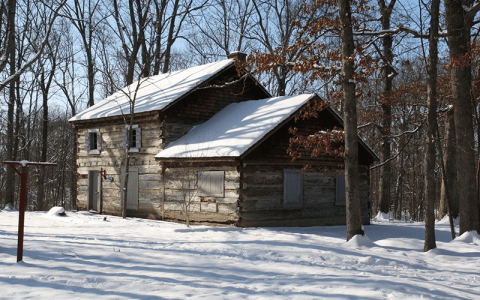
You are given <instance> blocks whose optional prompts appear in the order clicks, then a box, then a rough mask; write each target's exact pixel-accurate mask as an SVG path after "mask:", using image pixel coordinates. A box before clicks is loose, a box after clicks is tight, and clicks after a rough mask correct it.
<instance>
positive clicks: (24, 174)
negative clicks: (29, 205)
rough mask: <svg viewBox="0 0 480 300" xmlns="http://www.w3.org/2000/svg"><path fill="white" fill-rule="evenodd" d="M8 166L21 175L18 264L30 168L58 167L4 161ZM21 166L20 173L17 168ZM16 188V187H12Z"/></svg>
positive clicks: (21, 249)
mask: <svg viewBox="0 0 480 300" xmlns="http://www.w3.org/2000/svg"><path fill="white" fill-rule="evenodd" d="M3 163H4V164H6V165H9V166H10V167H12V169H13V170H14V171H15V172H17V173H18V175H20V205H19V212H18V244H17V262H19V261H21V260H23V233H24V225H25V206H26V198H27V178H28V166H31V165H33V166H56V165H57V164H54V163H48V162H29V161H26V160H24V161H4V162H3ZM15 166H19V168H20V171H18V170H17V168H15ZM11 188H14V187H11Z"/></svg>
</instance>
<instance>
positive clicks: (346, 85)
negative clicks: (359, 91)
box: [339, 0, 363, 241]
mask: <svg viewBox="0 0 480 300" xmlns="http://www.w3.org/2000/svg"><path fill="white" fill-rule="evenodd" d="M339 11H340V24H341V26H340V28H341V29H342V30H341V41H342V57H343V59H342V64H343V66H342V76H343V79H342V88H343V103H344V110H343V119H344V122H345V125H344V127H345V128H344V131H345V194H346V202H347V207H346V209H347V220H346V221H347V241H348V240H350V239H351V238H353V237H354V236H355V235H356V234H362V235H363V230H362V215H361V208H360V196H359V188H358V182H359V175H358V136H357V101H356V98H355V83H354V81H353V75H354V60H353V59H350V58H352V57H353V55H354V49H355V45H354V41H353V32H352V23H351V15H352V11H351V7H350V1H348V0H341V1H339Z"/></svg>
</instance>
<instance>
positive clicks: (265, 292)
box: [0, 211, 480, 300]
mask: <svg viewBox="0 0 480 300" xmlns="http://www.w3.org/2000/svg"><path fill="white" fill-rule="evenodd" d="M104 218H105V216H103V215H95V214H90V213H88V212H67V216H66V217H61V216H55V215H52V216H50V215H48V214H46V213H44V212H27V213H26V220H25V225H26V226H25V234H26V235H25V246H24V247H25V250H24V262H20V263H16V246H17V222H18V212H11V211H0V299H69V300H70V299H88V298H91V299H187V298H192V299H209V300H210V299H384V298H398V299H405V298H407V299H416V298H426V299H452V298H453V299H480V260H479V256H480V240H479V239H478V236H477V235H476V234H468V233H467V234H465V235H463V236H462V237H460V238H457V239H456V240H455V241H453V242H452V241H450V233H449V227H448V223H447V222H444V221H442V222H440V223H437V224H436V234H437V247H438V248H437V249H435V250H433V251H430V252H428V253H423V252H422V249H423V237H424V228H423V224H422V223H390V222H388V221H380V222H374V223H373V225H371V226H366V228H365V230H366V232H367V235H368V238H364V239H355V240H352V241H351V242H349V243H346V242H345V236H346V229H345V227H344V226H335V227H309V228H248V229H242V228H234V227H209V226H192V227H190V228H187V227H186V226H185V225H182V224H176V223H168V222H161V221H152V220H143V219H134V218H127V219H125V220H123V219H121V218H119V217H112V216H107V217H106V220H104ZM457 230H458V228H457Z"/></svg>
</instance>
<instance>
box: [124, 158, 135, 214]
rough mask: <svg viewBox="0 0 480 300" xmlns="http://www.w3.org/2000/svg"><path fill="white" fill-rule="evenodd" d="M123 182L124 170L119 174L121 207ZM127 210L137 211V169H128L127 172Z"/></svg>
mask: <svg viewBox="0 0 480 300" xmlns="http://www.w3.org/2000/svg"><path fill="white" fill-rule="evenodd" d="M124 181H125V169H122V174H121V190H120V194H121V201H122V207H123V195H124V194H123V183H124ZM127 209H138V168H133V167H130V170H129V172H128V188H127Z"/></svg>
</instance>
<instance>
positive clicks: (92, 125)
mask: <svg viewBox="0 0 480 300" xmlns="http://www.w3.org/2000/svg"><path fill="white" fill-rule="evenodd" d="M124 124H125V123H124V121H123V120H121V119H120V120H113V121H110V122H89V123H88V122H87V123H81V124H78V125H77V132H78V134H77V142H78V154H77V155H78V156H77V167H78V169H77V172H78V181H77V191H78V193H77V195H78V196H77V208H78V209H80V210H87V209H89V207H88V203H87V195H88V171H92V170H96V171H100V170H104V171H105V173H106V176H111V177H113V181H112V182H109V181H108V180H105V179H104V178H102V211H101V213H104V214H109V215H120V214H121V200H120V199H121V197H120V186H121V182H120V176H121V175H120V173H121V171H120V170H121V166H122V165H123V164H124V159H125V149H124V148H123V128H124V127H125V125H124ZM135 124H139V126H140V127H141V129H142V145H141V148H140V149H139V152H132V153H130V157H131V160H130V166H131V167H133V168H137V169H138V182H139V183H138V192H139V194H138V210H135V211H133V210H128V211H127V215H128V216H138V217H152V218H159V217H160V216H161V201H162V199H163V196H162V194H161V185H160V183H161V179H162V175H161V167H160V166H159V164H158V163H157V162H156V161H155V158H154V156H155V155H156V154H157V153H158V152H160V151H161V150H162V149H163V145H162V143H161V140H160V139H159V138H158V136H159V135H160V122H159V116H158V114H157V115H149V116H143V117H137V118H136V120H135ZM97 128H98V129H100V131H101V132H102V150H101V152H100V154H89V153H88V152H87V150H86V148H85V134H86V133H87V132H88V129H97Z"/></svg>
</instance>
